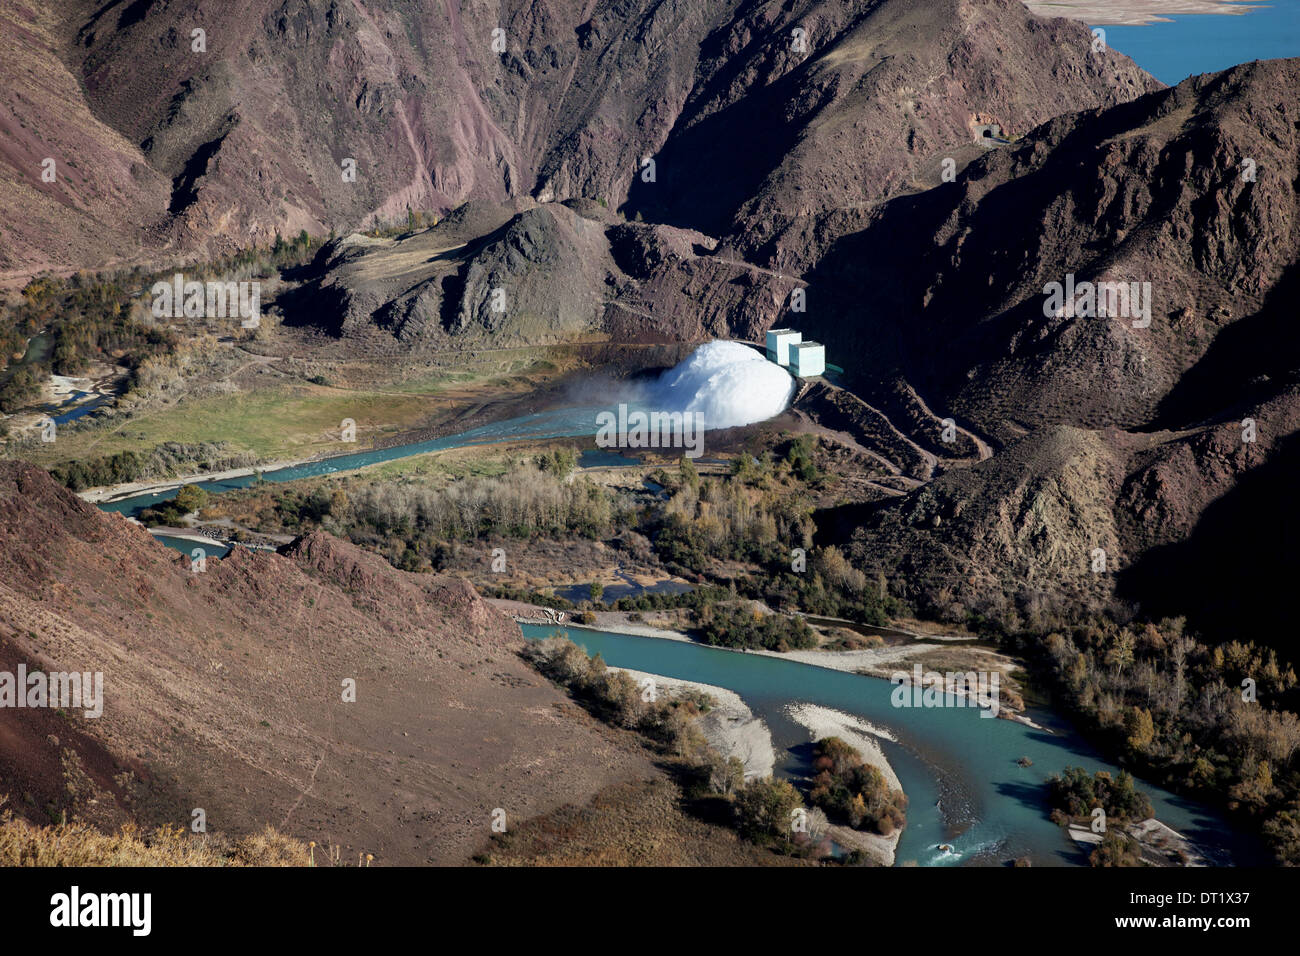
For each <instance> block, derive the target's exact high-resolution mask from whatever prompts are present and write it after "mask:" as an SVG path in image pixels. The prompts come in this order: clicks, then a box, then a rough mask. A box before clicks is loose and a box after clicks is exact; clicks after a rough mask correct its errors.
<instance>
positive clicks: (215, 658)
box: [0, 462, 654, 864]
mask: <svg viewBox="0 0 1300 956" xmlns="http://www.w3.org/2000/svg"><path fill="white" fill-rule="evenodd" d="M0 581H2V582H3V584H0V652H2V656H3V663H4V665H5V669H8V670H10V671H11V672H12V671H14V670H15V668H16V665H17V663H19V662H25V663H26V664H27V665H28V666H29V668H35V667H39V668H42V669H44V670H47V671H57V670H78V671H91V672H94V671H102V672H103V674H104V694H105V703H104V711H103V716H102V717H100V718H98V719H86V718H83V717H82V716H80V715H77V714H72V715H70V716H67V717H61V716H58V715H56V714H54V713H53V712H52V711H49V710H32V709H12V708H4V709H2V710H0V769H2V770H3V784H4V786H3V790H4V791H5V792H7V793H8V795H9V796H10V801H9V804H8V805H9V806H10V807H11V808H13V809H15V810H17V811H18V812H22V813H25V814H27V815H29V816H31V817H32V818H33V819H37V820H43V821H45V822H48V818H49V816H53V815H57V814H58V813H61V812H62V811H64V810H67V811H70V813H71V814H72V815H75V816H78V817H83V818H88V819H91V820H94V821H98V822H103V823H106V824H113V823H116V822H119V821H120V820H122V819H124V818H131V819H136V820H140V821H143V822H148V823H154V822H171V823H174V824H178V825H181V826H187V825H188V824H189V822H190V820H191V812H192V810H194V809H196V808H202V809H203V810H205V811H206V815H207V823H208V827H209V829H210V830H212V831H213V832H218V831H219V832H222V833H229V834H243V833H249V832H255V831H257V830H260V829H261V827H262V826H263V825H264V824H266V823H271V824H274V825H275V826H277V827H278V828H280V829H281V830H282V831H285V832H288V833H291V834H294V835H297V836H300V837H301V838H302V839H304V840H309V839H315V840H317V841H318V842H320V843H322V844H323V843H325V842H326V841H331V842H333V843H335V844H339V845H341V846H344V847H346V848H351V852H356V851H364V852H370V853H374V854H375V855H376V858H377V859H378V860H379V861H380V862H384V863H405V864H414V863H426V862H434V863H456V862H463V861H464V860H465V859H466V858H467V857H468V855H469V854H470V853H471V852H473V850H474V849H475V848H476V847H477V846H478V845H480V844H481V843H482V842H483V841H484V840H485V839H486V838H487V836H488V835H489V833H490V830H489V824H490V821H491V813H492V811H493V809H494V808H497V807H501V808H503V809H505V810H506V813H507V819H508V820H512V819H514V820H517V819H522V818H523V817H525V816H533V815H535V814H538V813H544V812H547V811H549V810H552V809H554V808H556V807H557V806H560V805H561V804H564V803H567V802H571V801H577V802H579V803H581V802H584V801H585V800H586V799H589V798H590V797H591V796H592V795H593V794H595V793H596V792H597V791H598V790H599V789H601V788H603V787H604V786H607V785H611V784H614V783H617V782H618V781H621V780H635V779H643V778H644V777H646V776H653V774H654V771H653V769H652V767H651V765H650V763H649V762H648V760H647V758H646V757H645V756H644V755H643V754H642V752H641V751H640V748H639V747H636V746H635V745H634V744H629V743H627V742H626V741H625V738H624V737H622V736H620V735H618V734H616V733H615V732H613V731H610V730H608V729H606V728H604V727H603V726H601V725H599V724H597V723H595V722H594V721H593V720H592V719H591V718H589V717H588V716H587V715H586V714H585V713H584V712H582V711H581V710H580V709H579V708H578V707H577V706H576V705H574V704H572V703H571V702H570V701H569V700H568V699H567V698H565V697H564V696H563V695H561V694H560V693H559V692H557V691H556V690H555V689H554V688H553V687H552V686H551V685H550V684H549V683H548V682H547V681H545V680H543V679H542V678H540V677H538V676H537V675H536V674H535V673H534V672H533V671H532V670H531V669H530V668H528V667H527V666H526V665H525V664H524V663H523V662H522V661H521V660H519V658H518V657H517V655H516V649H517V648H519V647H520V646H521V644H522V638H521V637H520V635H519V632H518V628H517V627H516V626H515V625H514V624H513V622H511V621H510V620H509V619H508V618H506V617H504V616H503V615H501V614H500V613H499V612H497V611H496V610H494V609H492V608H491V607H489V606H488V605H486V604H484V603H483V602H482V601H481V600H480V599H479V598H478V596H477V595H476V594H475V593H474V591H473V589H472V588H471V587H470V586H469V585H468V584H466V583H465V582H463V581H459V580H454V579H443V578H436V577H432V576H422V575H414V574H407V573H404V572H400V571H395V570H394V569H393V568H391V567H390V566H389V565H388V564H387V563H386V562H385V561H383V560H382V559H381V558H378V557H376V556H374V555H371V554H368V553H366V552H363V551H360V550H359V549H357V548H355V547H353V546H352V545H349V544H346V543H344V542H340V541H338V540H336V539H334V538H331V537H330V536H328V535H325V534H320V533H318V534H313V535H311V536H308V537H306V538H303V539H300V540H299V541H297V542H296V543H295V544H294V545H292V546H290V547H289V548H288V549H286V551H285V553H284V554H273V553H256V554H255V553H252V552H247V551H243V550H240V549H236V551H235V552H233V553H232V554H231V556H230V557H229V558H227V559H224V560H220V561H215V560H213V561H209V562H208V565H207V570H206V571H204V572H203V573H191V571H190V567H189V561H188V560H187V559H186V558H184V557H183V556H180V555H177V554H176V553H175V552H174V551H170V550H168V549H166V548H164V547H162V546H161V545H159V544H157V543H156V542H154V541H153V539H152V538H151V537H150V536H149V535H148V533H147V532H145V531H144V530H143V529H142V528H140V527H139V526H137V525H133V524H130V523H129V522H127V521H125V520H124V519H122V518H120V517H119V516H117V515H110V514H106V513H101V512H99V511H98V510H96V509H94V508H93V507H91V506H90V505H87V504H85V503H84V502H82V501H81V500H80V499H79V498H76V497H75V496H73V495H72V494H71V493H69V492H67V491H66V490H64V489H62V488H60V487H58V486H57V485H56V484H55V483H54V481H53V480H52V479H51V478H50V477H49V476H48V475H47V474H46V473H45V472H43V471H41V470H39V469H36V468H33V467H31V466H29V465H21V464H17V463H14V462H0ZM345 679H351V680H354V681H355V682H356V700H355V702H354V703H347V702H344V701H343V693H344V687H343V681H344V680H345Z"/></svg>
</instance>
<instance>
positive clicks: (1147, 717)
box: [1124, 707, 1156, 751]
mask: <svg viewBox="0 0 1300 956" xmlns="http://www.w3.org/2000/svg"><path fill="white" fill-rule="evenodd" d="M1124 732H1125V734H1127V736H1128V745H1129V747H1130V748H1131V749H1133V750H1139V751H1141V750H1146V749H1147V747H1149V746H1151V741H1153V740H1154V739H1155V736H1156V727H1155V723H1154V722H1153V721H1152V720H1151V712H1150V711H1148V710H1143V709H1142V708H1141V707H1133V708H1131V709H1130V710H1129V712H1128V715H1127V716H1126V717H1125V718H1124Z"/></svg>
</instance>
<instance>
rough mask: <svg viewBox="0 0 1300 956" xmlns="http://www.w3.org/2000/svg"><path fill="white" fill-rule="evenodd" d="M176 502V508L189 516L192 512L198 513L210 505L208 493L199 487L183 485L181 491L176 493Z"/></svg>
mask: <svg viewBox="0 0 1300 956" xmlns="http://www.w3.org/2000/svg"><path fill="white" fill-rule="evenodd" d="M175 502H176V507H178V508H180V509H182V510H183V511H184V513H185V514H189V513H190V512H191V511H198V510H199V509H201V508H202V507H204V506H205V505H206V504H207V503H208V493H207V492H206V491H204V490H203V489H202V488H200V487H199V486H198V485H181V487H180V490H179V491H177V492H176V498H175Z"/></svg>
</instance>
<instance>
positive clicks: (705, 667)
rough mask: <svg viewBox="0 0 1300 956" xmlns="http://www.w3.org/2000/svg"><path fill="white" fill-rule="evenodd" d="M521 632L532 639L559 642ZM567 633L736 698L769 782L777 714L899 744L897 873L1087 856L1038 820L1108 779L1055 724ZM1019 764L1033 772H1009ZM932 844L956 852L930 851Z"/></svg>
mask: <svg viewBox="0 0 1300 956" xmlns="http://www.w3.org/2000/svg"><path fill="white" fill-rule="evenodd" d="M521 627H522V628H523V632H524V636H525V637H528V638H531V639H540V638H544V637H548V636H550V635H552V634H554V633H557V632H560V631H565V629H564V628H562V627H560V628H557V627H551V626H542V625H531V624H523V625H521ZM566 633H568V635H569V637H570V638H571V639H572V640H573V641H574V642H575V643H577V644H579V645H581V646H582V647H583V648H584V649H585V650H586V651H587V652H588V653H592V654H594V653H599V654H601V655H602V657H604V659H605V662H606V663H608V664H610V665H613V666H616V667H628V668H632V669H634V670H640V671H646V672H648V673H652V674H660V675H663V676H665V677H675V678H678V679H683V680H693V681H700V682H703V683H706V684H714V685H716V686H719V687H725V688H728V689H729V690H733V691H735V692H736V693H737V694H739V695H740V697H741V698H742V699H743V700H744V701H745V703H746V704H747V705H749V707H750V709H752V710H753V711H754V713H755V714H757V715H758V716H760V717H762V718H763V720H764V721H766V723H767V725H768V727H769V728H770V729H771V731H772V736H773V742H774V744H775V746H776V748H777V755H778V757H777V770H778V772H779V773H785V774H800V773H802V771H803V769H804V766H805V763H804V761H805V760H806V752H807V747H806V744H807V743H808V742H809V734H808V731H807V730H805V729H804V728H803V727H802V726H800V725H798V724H795V723H794V722H793V721H791V720H790V719H789V718H788V717H787V716H786V714H785V707H786V705H787V704H789V703H790V702H793V701H805V702H808V703H813V704H820V705H822V706H825V707H832V708H835V709H836V710H841V711H845V712H847V713H850V714H854V715H856V716H859V717H862V718H864V719H866V720H868V721H870V722H871V723H872V724H874V725H875V726H877V727H882V728H886V729H888V730H889V731H890V732H891V733H892V734H893V735H894V736H895V737H896V738H897V739H898V742H897V743H890V742H888V741H882V743H881V746H882V748H883V749H884V752H885V756H886V757H887V758H888V760H889V762H890V764H891V765H892V766H893V768H894V770H895V771H896V772H897V774H898V777H899V780H900V782H901V783H902V785H903V790H904V792H905V793H906V794H907V797H908V801H909V804H908V810H907V819H908V823H907V827H906V828H905V829H904V830H903V835H902V838H901V840H900V842H899V846H898V853H897V862H898V863H899V864H902V863H906V862H909V861H915V862H916V863H918V864H920V865H922V866H948V865H954V864H972V863H973V864H982V865H997V864H1002V863H1005V862H1006V861H1008V860H1011V859H1015V858H1017V857H1021V856H1029V857H1030V858H1031V859H1032V860H1033V863H1034V865H1035V866H1069V865H1086V864H1087V858H1086V854H1084V853H1083V852H1081V851H1080V850H1078V849H1077V848H1076V846H1075V844H1074V843H1073V841H1072V840H1070V839H1069V837H1067V836H1066V835H1065V834H1064V833H1063V832H1062V830H1061V829H1060V828H1059V827H1057V826H1056V825H1055V824H1054V823H1052V822H1051V820H1050V819H1048V816H1047V813H1046V810H1045V788H1044V784H1045V782H1046V780H1047V778H1048V777H1049V776H1051V775H1052V774H1054V773H1059V772H1060V771H1061V770H1063V769H1064V768H1065V767H1067V766H1083V767H1086V768H1087V769H1088V770H1090V771H1097V770H1108V771H1110V772H1111V773H1113V774H1117V773H1118V772H1119V767H1117V766H1116V765H1115V764H1113V763H1112V762H1110V761H1108V760H1105V759H1103V758H1102V757H1101V755H1100V754H1099V753H1098V752H1097V751H1096V750H1095V749H1094V748H1093V747H1091V746H1090V745H1089V744H1088V743H1087V742H1086V741H1084V740H1083V739H1082V738H1080V737H1079V736H1078V735H1077V734H1075V733H1074V732H1073V731H1071V729H1070V728H1069V727H1068V726H1066V725H1065V724H1063V723H1062V722H1061V721H1060V719H1059V718H1055V717H1054V716H1053V715H1051V714H1046V713H1042V712H1040V711H1030V712H1029V716H1030V717H1031V718H1032V719H1034V720H1035V721H1036V722H1037V723H1040V724H1042V725H1043V726H1044V727H1049V728H1050V729H1051V730H1052V731H1053V732H1051V733H1049V732H1046V731H1044V730H1036V729H1034V728H1032V727H1028V726H1026V725H1024V724H1021V723H1018V722H1016V721H1010V720H999V719H996V718H984V717H981V716H980V713H981V712H980V711H978V710H976V709H974V708H970V707H959V706H946V707H928V708H899V707H895V706H893V704H892V703H891V699H890V695H891V693H892V692H893V691H894V689H895V688H894V686H893V685H891V684H890V683H889V682H888V681H885V680H881V679H879V678H874V677H864V676H861V675H858V674H847V673H843V672H840V671H832V670H828V669H826V668H822V667H814V666H811V665H808V664H801V663H799V662H797V661H792V660H785V659H781V658H775V657H768V656H765V655H760V654H745V653H738V652H736V651H728V650H723V649H720V648H712V647H706V646H704V645H700V644H694V643H688V642H685V641H670V640H663V639H659V638H650V637H637V636H633V635H628V634H613V633H609V632H605V631H597V630H588V629H585V628H574V629H570V630H567V632H566ZM948 700H949V703H950V704H954V705H955V704H956V699H955V698H951V697H950V698H948ZM1020 757H1029V758H1030V759H1031V760H1032V761H1033V765H1032V766H1030V767H1021V766H1019V765H1018V763H1017V761H1018V760H1019V758H1020ZM1140 789H1142V790H1143V791H1144V792H1146V793H1147V794H1148V795H1149V796H1150V797H1151V803H1152V805H1153V806H1154V807H1155V811H1156V816H1157V818H1159V819H1160V820H1161V821H1163V822H1164V823H1167V824H1169V825H1170V826H1172V827H1174V829H1176V830H1179V831H1181V832H1182V833H1184V834H1185V835H1187V836H1188V837H1189V838H1191V839H1192V840H1193V841H1195V842H1196V843H1198V844H1200V845H1202V846H1204V847H1207V848H1211V849H1212V850H1213V851H1214V853H1215V855H1216V857H1217V859H1218V861H1219V862H1222V863H1225V864H1228V863H1236V864H1244V863H1259V862H1263V857H1262V855H1261V852H1260V849H1259V847H1258V845H1257V843H1256V842H1255V841H1253V840H1251V839H1249V838H1247V837H1245V836H1243V835H1242V834H1239V833H1236V832H1234V831H1233V829H1232V828H1231V827H1229V825H1228V824H1227V822H1226V821H1225V820H1224V818H1223V817H1222V816H1221V815H1220V814H1218V813H1217V812H1215V811H1213V810H1211V809H1210V808H1208V807H1204V806H1202V805H1199V804H1197V803H1195V802H1193V801H1190V800H1187V799H1185V798H1183V797H1180V796H1177V795H1175V794H1172V793H1169V792H1168V791H1166V790H1163V789H1161V788H1159V787H1156V786H1153V785H1151V784H1149V783H1145V782H1141V783H1140ZM941 843H948V844H951V845H952V846H953V848H954V850H955V852H953V853H948V852H946V851H941V850H939V849H938V844H941Z"/></svg>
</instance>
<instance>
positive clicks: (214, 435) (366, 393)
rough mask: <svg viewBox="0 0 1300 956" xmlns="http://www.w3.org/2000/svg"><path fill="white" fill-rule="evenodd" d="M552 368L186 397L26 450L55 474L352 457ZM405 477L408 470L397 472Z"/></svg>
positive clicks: (522, 366)
mask: <svg viewBox="0 0 1300 956" xmlns="http://www.w3.org/2000/svg"><path fill="white" fill-rule="evenodd" d="M555 368H556V367H555V366H554V365H553V364H552V363H550V362H547V361H544V360H540V361H539V360H538V359H536V358H526V359H525V358H520V357H515V358H513V359H511V360H510V361H508V362H499V361H497V362H492V363H489V364H488V365H486V366H483V367H480V368H479V369H476V370H464V369H458V370H454V371H449V370H439V371H434V372H425V373H424V374H417V375H415V376H414V377H412V378H411V379H409V380H407V381H403V382H399V383H396V384H384V385H376V386H373V387H359V388H343V387H337V386H334V385H313V384H307V383H302V382H297V383H292V384H276V385H272V386H269V387H264V388H259V389H256V390H254V391H246V392H241V393H238V394H231V395H219V396H206V397H202V398H194V397H186V398H182V399H181V400H179V401H177V402H175V403H174V404H171V405H167V406H164V407H158V408H150V409H145V410H141V411H139V412H137V413H135V414H134V415H131V416H130V417H129V418H124V417H119V418H118V419H116V420H112V421H110V422H109V423H107V424H105V425H103V426H100V427H94V426H87V425H82V426H79V427H65V428H62V429H60V430H59V433H58V439H57V441H55V442H53V443H50V444H33V445H29V446H28V447H27V448H26V449H24V452H23V457H26V458H27V459H28V460H30V461H33V462H35V463H36V464H38V465H41V466H42V467H46V468H49V467H52V466H54V465H56V464H59V463H61V462H66V461H72V460H77V459H88V458H95V457H102V456H108V455H113V454H115V453H117V452H121V451H127V450H134V451H148V450H149V449H151V448H153V447H154V446H156V445H159V444H162V443H163V442H184V443H199V442H226V443H228V446H229V451H230V452H232V453H236V452H244V451H246V452H251V453H253V454H254V455H256V456H257V457H258V458H259V459H260V460H262V461H268V462H269V461H287V460H296V459H303V458H312V457H316V456H319V455H338V454H346V453H348V452H351V451H357V450H361V449H365V448H367V447H371V446H373V445H375V444H378V443H381V442H382V441H383V440H384V439H388V438H391V437H393V436H395V435H399V434H401V433H403V432H407V431H410V430H412V429H415V428H418V427H421V426H424V425H428V424H430V423H431V422H433V421H435V420H436V419H437V418H438V417H439V415H440V414H441V413H445V412H446V411H448V410H450V409H452V408H453V407H455V406H456V405H457V404H471V403H473V402H474V401H476V400H479V401H481V400H482V398H483V397H484V396H493V397H495V396H502V395H510V394H516V393H518V392H520V391H521V390H522V389H524V388H527V387H528V386H529V382H528V381H527V380H525V379H524V378H523V376H524V375H525V373H529V374H531V375H532V376H533V377H538V376H545V375H548V374H553V373H554V372H555ZM344 419H352V421H354V422H355V423H356V442H355V444H353V443H346V442H344V441H342V435H341V429H342V423H343V421H344ZM395 464H396V463H395ZM405 467H408V468H409V467H413V466H410V465H406V466H405ZM405 473H407V472H406V471H405V470H404V468H403V467H396V468H395V470H394V471H393V474H405Z"/></svg>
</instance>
